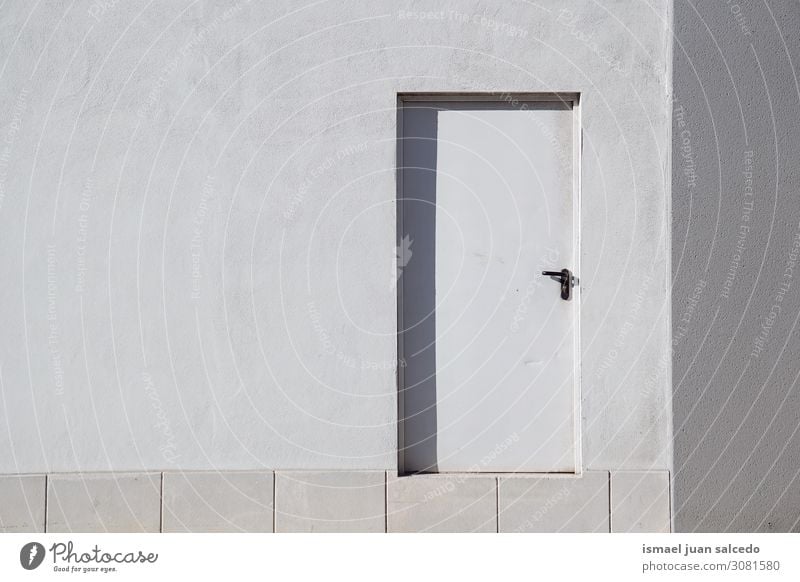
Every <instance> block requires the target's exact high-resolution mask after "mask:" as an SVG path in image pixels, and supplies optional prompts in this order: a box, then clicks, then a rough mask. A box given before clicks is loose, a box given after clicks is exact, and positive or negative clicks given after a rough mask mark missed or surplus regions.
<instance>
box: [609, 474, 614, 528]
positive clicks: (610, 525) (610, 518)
mask: <svg viewBox="0 0 800 582" xmlns="http://www.w3.org/2000/svg"><path fill="white" fill-rule="evenodd" d="M611 520H612V515H611V471H609V472H608V533H612V532H613V531H614V528H613V526H612V523H611Z"/></svg>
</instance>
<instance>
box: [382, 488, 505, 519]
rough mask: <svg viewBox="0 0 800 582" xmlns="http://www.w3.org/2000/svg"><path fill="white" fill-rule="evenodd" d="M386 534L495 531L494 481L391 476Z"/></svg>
mask: <svg viewBox="0 0 800 582" xmlns="http://www.w3.org/2000/svg"><path fill="white" fill-rule="evenodd" d="M386 507H387V524H388V531H390V532H496V531H497V479H495V478H494V477H488V476H485V477H484V476H474V475H409V476H404V477H397V476H394V475H392V476H391V477H390V478H389V481H388V485H387V501H386Z"/></svg>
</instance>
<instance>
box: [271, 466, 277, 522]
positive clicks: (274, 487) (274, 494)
mask: <svg viewBox="0 0 800 582" xmlns="http://www.w3.org/2000/svg"><path fill="white" fill-rule="evenodd" d="M277 495H278V472H277V471H273V472H272V533H276V532H277V518H276V515H275V514H276V512H277V511H278V509H277V504H276V500H277Z"/></svg>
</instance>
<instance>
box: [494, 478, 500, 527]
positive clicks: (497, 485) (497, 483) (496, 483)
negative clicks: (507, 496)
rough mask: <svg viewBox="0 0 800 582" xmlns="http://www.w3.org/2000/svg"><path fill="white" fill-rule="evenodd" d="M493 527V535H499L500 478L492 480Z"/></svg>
mask: <svg viewBox="0 0 800 582" xmlns="http://www.w3.org/2000/svg"><path fill="white" fill-rule="evenodd" d="M494 526H495V533H500V477H495V478H494Z"/></svg>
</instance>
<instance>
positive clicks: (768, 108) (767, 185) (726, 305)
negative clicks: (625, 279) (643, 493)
mask: <svg viewBox="0 0 800 582" xmlns="http://www.w3.org/2000/svg"><path fill="white" fill-rule="evenodd" d="M798 31H800V3H798V2H797V1H796V0H776V1H770V2H746V1H740V2H739V3H738V4H737V3H736V2H735V1H727V2H726V1H722V0H720V1H716V2H687V1H686V0H679V1H677V2H676V3H675V45H674V69H673V75H674V77H673V79H674V98H675V101H674V111H673V137H674V141H673V163H672V168H673V188H672V192H673V201H672V206H673V213H674V218H673V227H672V235H673V249H672V269H673V282H674V286H673V309H672V314H673V344H674V355H673V408H674V432H675V447H674V454H675V459H674V513H675V525H676V529H677V531H725V530H727V531H788V530H794V531H797V530H800V478H798V475H799V474H800V422H798V420H799V419H800V388H799V387H798V385H797V379H798V374H799V373H800V342H799V341H798V329H797V325H798V320H799V319H800V263H798V264H795V261H797V259H798V252H800V238H798V237H800V162H799V161H798V151H800V106H798V99H800V87H799V86H798V79H797V71H796V69H795V67H796V66H797V65H798V64H800V39H799V37H798V34H799V33H798ZM751 176H752V182H750V180H751Z"/></svg>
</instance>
